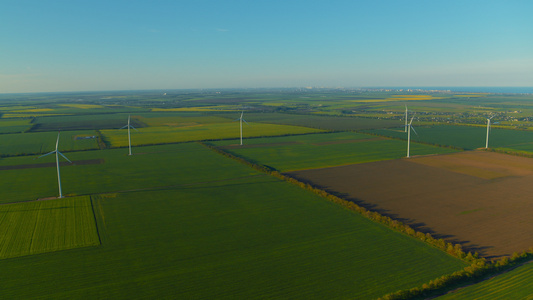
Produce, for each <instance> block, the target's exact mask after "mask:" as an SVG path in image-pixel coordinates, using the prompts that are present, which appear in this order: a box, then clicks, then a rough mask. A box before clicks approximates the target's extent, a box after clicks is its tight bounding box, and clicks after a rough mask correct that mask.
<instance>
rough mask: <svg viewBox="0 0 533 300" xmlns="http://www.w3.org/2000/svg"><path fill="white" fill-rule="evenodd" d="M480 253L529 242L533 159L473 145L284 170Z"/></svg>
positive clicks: (532, 242) (532, 241)
mask: <svg viewBox="0 0 533 300" xmlns="http://www.w3.org/2000/svg"><path fill="white" fill-rule="evenodd" d="M288 174H289V175H291V176H294V177H296V178H298V179H300V180H303V181H307V182H311V183H313V184H315V185H318V186H320V187H322V188H325V189H326V190H328V191H330V192H333V193H335V194H338V195H340V196H342V197H344V198H347V199H350V200H353V201H355V202H357V203H360V204H361V205H363V206H366V207H368V208H370V209H373V210H377V211H379V212H381V213H383V214H386V215H389V216H391V217H393V218H396V219H399V220H402V221H404V222H406V223H408V224H410V225H412V226H413V227H415V228H417V229H419V230H422V231H424V232H430V233H433V234H435V236H436V237H442V238H445V239H446V240H448V241H451V242H457V243H461V244H462V245H463V247H465V248H466V249H467V250H474V251H478V252H479V253H480V254H481V255H483V256H486V257H495V256H503V255H510V254H512V253H513V252H520V251H524V250H527V249H529V248H530V247H531V246H533V219H532V218H531V213H533V203H532V202H531V195H532V193H533V187H532V186H531V182H532V180H533V160H532V159H530V158H523V157H516V156H509V155H504V154H497V153H490V152H482V151H474V152H463V153H456V154H449V155H439V156H427V157H418V158H411V159H401V160H392V161H382V162H373V163H366V164H359V165H349V166H341V167H334V168H324V169H314V170H304V171H297V172H290V173H288Z"/></svg>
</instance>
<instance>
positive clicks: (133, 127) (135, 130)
mask: <svg viewBox="0 0 533 300" xmlns="http://www.w3.org/2000/svg"><path fill="white" fill-rule="evenodd" d="M130 127H131V129H135V131H137V132H139V130H137V128H135V127H133V126H131V125H130Z"/></svg>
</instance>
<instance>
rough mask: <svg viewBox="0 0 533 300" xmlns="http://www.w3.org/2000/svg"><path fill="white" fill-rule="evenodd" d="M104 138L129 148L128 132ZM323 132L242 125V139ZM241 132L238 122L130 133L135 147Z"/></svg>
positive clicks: (235, 135) (106, 134)
mask: <svg viewBox="0 0 533 300" xmlns="http://www.w3.org/2000/svg"><path fill="white" fill-rule="evenodd" d="M100 132H101V133H102V135H103V136H104V139H105V140H106V141H108V142H109V143H111V146H112V147H126V146H128V134H127V132H126V131H125V130H116V129H113V130H101V131H100ZM313 132H323V130H319V129H313V128H307V127H300V126H288V125H275V124H264V123H250V125H247V124H244V125H243V137H244V138H248V137H261V136H278V135H285V134H304V133H313ZM239 136H240V129H239V123H238V122H227V123H214V124H195V125H191V126H183V127H173V126H164V127H163V126H161V127H146V128H139V129H138V132H136V131H133V132H132V133H131V143H132V145H150V144H164V143H177V142H190V141H202V140H218V139H230V138H238V137H239Z"/></svg>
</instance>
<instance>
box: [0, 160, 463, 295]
mask: <svg viewBox="0 0 533 300" xmlns="http://www.w3.org/2000/svg"><path fill="white" fill-rule="evenodd" d="M203 156H204V155H198V158H202V157H203ZM221 159H222V160H228V159H225V158H222V157H221ZM228 161H230V162H231V164H232V165H233V166H231V168H236V169H241V170H242V168H243V167H241V166H240V165H238V164H236V163H235V162H232V161H231V160H228ZM184 164H185V165H187V163H184ZM175 167H176V168H180V169H182V170H183V171H184V172H187V171H190V169H189V168H183V167H184V165H183V164H181V163H178V164H176V166H175ZM216 169H217V167H216V166H213V167H212V168H211V172H208V174H206V177H209V178H204V179H202V180H206V181H209V182H208V183H202V182H197V183H196V184H193V185H189V186H184V187H179V188H175V189H166V190H152V191H142V192H129V193H119V194H111V195H102V196H93V200H94V205H95V211H96V212H97V223H98V228H99V231H100V233H101V235H102V245H101V246H100V247H96V248H80V249H73V250H69V251H62V252H55V253H48V254H42V255H39V256H26V257H20V258H17V259H8V260H0V268H1V269H2V270H4V272H0V280H1V281H2V285H0V294H1V295H2V296H3V297H6V298H11V299H13V298H19V299H20V298H23V299H33V298H40V297H42V296H43V295H46V297H47V298H53V299H67V298H68V299H72V298H84V299H87V298H91V299H94V298H114V299H116V298H117V299H131V298H151V299H160V298H174V299H188V298H210V299H235V298H239V299H252V298H306V299H308V298H313V299H324V298H328V299H336V298H357V299H373V298H376V297H378V296H381V295H383V294H385V293H388V292H392V291H396V290H398V289H400V288H410V287H413V286H418V285H421V284H422V283H424V282H427V281H429V280H430V279H433V278H436V277H438V276H441V275H443V274H446V273H450V272H453V271H455V270H458V269H461V268H462V267H464V266H465V263H464V262H462V261H459V260H457V259H455V258H453V257H451V256H448V255H447V254H444V253H443V252H441V251H439V250H437V249H435V248H432V247H429V246H427V245H426V244H424V243H422V242H420V241H418V240H414V239H412V238H410V237H407V236H405V235H403V234H400V233H396V232H393V231H391V230H389V229H388V228H385V227H384V226H382V225H379V224H376V223H374V222H372V221H370V220H368V219H366V218H363V217H361V216H360V215H358V214H355V213H353V212H351V211H348V210H345V209H344V208H342V207H340V206H337V205H335V204H333V203H330V202H327V201H325V200H324V199H322V198H320V197H318V196H315V195H314V194H312V193H310V192H308V191H304V190H302V189H300V188H298V187H296V186H293V185H290V184H288V183H285V182H283V181H279V180H277V179H274V178H272V177H269V176H261V177H249V178H234V179H228V180H225V181H220V180H219V177H218V174H219V172H220V171H218V170H216ZM204 171H209V170H204ZM246 174H247V173H241V175H246ZM235 175H237V174H234V176H235ZM66 274H67V275H66ZM29 282H31V284H30V285H29V284H28V283H29Z"/></svg>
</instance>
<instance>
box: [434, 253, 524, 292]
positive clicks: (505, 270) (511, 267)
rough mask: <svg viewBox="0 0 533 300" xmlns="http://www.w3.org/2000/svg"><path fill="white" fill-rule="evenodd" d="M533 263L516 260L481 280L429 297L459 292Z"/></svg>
mask: <svg viewBox="0 0 533 300" xmlns="http://www.w3.org/2000/svg"><path fill="white" fill-rule="evenodd" d="M531 263H533V260H531V259H530V260H518V261H517V262H515V263H514V264H510V265H509V266H508V267H506V268H503V269H502V270H501V271H500V272H498V273H489V274H488V275H487V276H485V277H482V278H479V280H476V281H473V282H469V283H466V284H464V285H461V286H460V287H457V288H454V289H452V290H449V291H447V292H446V293H441V294H439V295H435V296H434V297H431V298H429V299H436V298H438V296H444V295H448V294H453V293H455V292H459V291H461V290H463V289H466V288H468V287H471V286H474V285H476V284H478V283H481V282H483V281H486V280H491V279H494V278H497V277H498V276H500V275H504V274H506V273H509V272H511V271H513V270H515V269H517V268H519V267H522V266H524V265H527V264H531Z"/></svg>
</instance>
